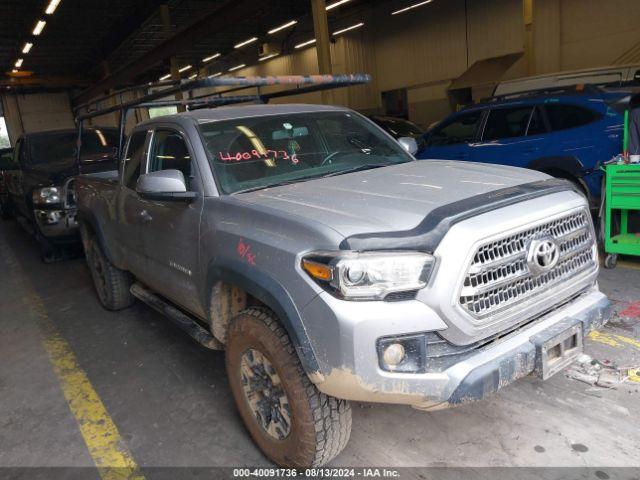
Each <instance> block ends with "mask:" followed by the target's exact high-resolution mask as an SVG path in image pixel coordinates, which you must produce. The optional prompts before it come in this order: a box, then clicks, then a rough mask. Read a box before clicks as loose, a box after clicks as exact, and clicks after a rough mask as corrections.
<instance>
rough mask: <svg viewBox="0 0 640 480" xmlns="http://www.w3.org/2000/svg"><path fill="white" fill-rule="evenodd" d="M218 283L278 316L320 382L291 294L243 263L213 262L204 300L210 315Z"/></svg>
mask: <svg viewBox="0 0 640 480" xmlns="http://www.w3.org/2000/svg"><path fill="white" fill-rule="evenodd" d="M218 281H223V282H226V283H229V284H231V285H235V286H237V287H240V288H242V289H244V290H245V291H246V292H247V293H248V294H249V295H251V296H253V297H254V298H256V299H258V300H259V301H260V302H262V303H264V304H265V305H266V306H267V307H269V308H270V309H271V310H273V312H274V313H275V314H276V315H277V316H278V319H279V320H280V323H281V324H282V326H283V327H284V329H285V330H286V331H287V333H288V334H289V338H290V339H291V342H292V344H293V346H294V348H295V350H296V353H297V354H298V358H299V359H300V362H301V363H302V368H304V370H305V372H306V373H307V375H309V376H310V378H312V379H313V378H316V379H317V378H321V373H320V367H319V365H318V360H317V358H316V355H315V352H314V351H313V348H312V347H311V342H310V341H309V336H308V335H307V332H306V330H305V329H304V325H303V323H302V319H301V316H300V312H299V311H298V308H297V307H296V305H295V303H294V302H293V299H292V298H291V296H290V295H289V292H288V291H287V290H286V289H285V288H284V286H282V284H280V282H278V281H277V280H276V279H274V278H273V277H272V276H271V275H268V274H267V273H265V272H263V271H261V270H259V269H257V268H255V267H252V266H250V265H248V264H246V263H244V262H241V261H238V260H231V259H222V258H214V259H213V260H211V262H209V265H208V268H207V280H206V283H205V288H206V290H205V292H204V299H205V305H207V313H208V314H209V315H210V314H211V312H210V311H209V309H210V305H211V292H212V291H213V287H214V285H215V284H216V282H218Z"/></svg>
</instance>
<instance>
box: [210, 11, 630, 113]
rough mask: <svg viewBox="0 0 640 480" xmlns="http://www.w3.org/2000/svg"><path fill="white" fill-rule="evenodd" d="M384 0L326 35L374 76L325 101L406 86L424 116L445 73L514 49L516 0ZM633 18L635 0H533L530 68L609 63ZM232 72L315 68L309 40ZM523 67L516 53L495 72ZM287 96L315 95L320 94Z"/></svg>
mask: <svg viewBox="0 0 640 480" xmlns="http://www.w3.org/2000/svg"><path fill="white" fill-rule="evenodd" d="M390 3H392V2H390ZM393 3H395V2H393ZM392 8H396V5H395V4H394V5H390V4H387V5H386V6H385V5H383V6H381V7H378V8H376V9H370V10H369V11H367V12H365V13H364V14H361V15H360V16H359V17H358V18H355V17H354V18H353V23H356V22H358V21H364V22H365V24H366V25H365V27H364V28H362V29H360V30H356V31H354V32H350V33H348V34H346V35H344V36H341V37H339V38H338V39H337V41H336V43H334V44H332V47H331V51H332V59H333V64H334V71H335V72H336V73H342V72H366V73H371V74H372V75H373V77H374V83H373V84H371V85H369V86H367V87H358V88H353V89H347V90H344V91H339V92H338V91H336V92H334V94H333V101H334V102H335V103H339V104H345V105H348V106H351V107H353V108H357V109H360V110H363V111H365V112H380V111H382V108H383V106H382V100H381V94H382V92H385V91H389V90H394V89H400V88H406V89H407V98H408V103H409V108H408V111H409V117H410V118H411V119H412V120H414V121H416V122H417V123H420V124H422V125H425V126H426V125H428V124H430V123H431V122H433V121H436V120H438V119H440V118H442V117H443V116H444V115H446V114H448V113H449V112H450V106H449V102H448V100H447V97H446V91H447V87H448V85H449V83H450V82H451V80H452V79H454V78H457V77H458V76H460V75H461V74H462V73H463V72H464V71H465V70H466V69H467V68H469V67H470V66H471V65H473V64H474V63H475V62H476V61H478V60H482V59H486V58H491V57H497V56H501V55H506V54H509V53H517V52H522V51H523V49H524V46H523V43H524V26H523V19H522V0H466V1H465V0H446V1H443V0H436V1H434V2H433V3H432V4H431V5H429V6H426V7H423V8H419V9H416V10H415V11H414V12H412V13H411V14H409V13H407V14H403V15H398V16H394V17H391V16H390V15H389V13H390V11H391V10H392ZM638 18H640V1H637V0H608V1H606V2H603V1H601V0H534V45H533V52H532V54H533V57H534V62H533V66H534V70H535V71H534V72H533V73H534V74H535V73H547V72H554V71H560V70H571V69H579V68H587V67H594V66H601V65H608V64H612V63H613V62H614V61H615V60H616V59H617V58H618V57H620V56H621V55H622V54H623V53H624V52H625V51H626V50H628V49H629V48H631V47H632V46H633V45H635V44H638V43H639V42H640V28H638V25H637V19H638ZM301 40H302V39H301ZM214 68H215V67H214ZM234 73H235V74H238V75H267V74H269V75H277V74H279V75H286V74H293V73H306V74H310V73H317V63H316V52H315V48H314V47H310V48H307V49H304V50H302V51H295V52H294V53H292V54H291V55H286V56H282V57H278V58H275V59H273V60H269V61H266V62H264V63H260V64H258V65H255V66H251V67H249V68H246V69H243V70H240V71H237V72H234ZM526 75H527V71H526V67H525V64H524V60H520V61H518V62H517V63H516V64H515V65H514V66H513V67H512V68H511V69H510V70H509V71H508V72H507V73H506V74H505V78H517V77H521V76H526ZM295 100H296V101H307V102H309V101H310V102H319V101H320V95H317V94H313V95H305V96H301V98H299V99H295ZM282 101H291V99H290V98H289V99H283V100H282Z"/></svg>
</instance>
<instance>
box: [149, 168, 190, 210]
mask: <svg viewBox="0 0 640 480" xmlns="http://www.w3.org/2000/svg"><path fill="white" fill-rule="evenodd" d="M136 191H137V192H138V193H139V194H140V196H141V197H142V198H148V199H149V200H162V201H175V202H190V201H193V200H194V199H195V198H196V197H197V196H198V194H197V193H196V192H187V185H186V183H185V181H184V175H182V172H181V171H180V170H160V171H158V172H151V173H145V174H144V175H140V177H139V178H138V182H137V184H136Z"/></svg>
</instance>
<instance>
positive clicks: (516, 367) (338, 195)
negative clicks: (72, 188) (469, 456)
mask: <svg viewBox="0 0 640 480" xmlns="http://www.w3.org/2000/svg"><path fill="white" fill-rule="evenodd" d="M414 148H415V141H413V140H411V139H400V141H395V140H394V139H393V138H391V137H390V136H389V135H388V134H387V133H385V132H384V131H383V130H382V129H380V128H379V127H378V126H376V125H375V124H373V123H372V122H371V121H369V120H367V119H366V118H365V117H363V116H361V115H360V114H358V113H356V112H354V111H351V110H349V109H346V108H340V107H330V106H317V105H255V106H234V107H225V108H217V109H203V110H195V111H192V112H187V113H183V114H177V115H171V116H166V117H160V118H155V119H152V120H149V121H146V122H143V123H141V124H140V125H138V126H137V127H135V128H134V130H133V131H132V132H131V134H130V135H129V137H128V141H127V145H126V150H125V153H124V155H123V160H122V161H121V165H120V170H119V172H111V173H109V174H104V173H102V174H95V175H85V176H81V177H79V178H78V179H77V181H76V189H77V191H76V193H77V202H78V205H77V207H78V219H79V222H80V226H81V233H82V238H83V244H84V248H85V251H86V255H87V260H88V264H89V267H90V269H91V272H92V275H93V279H94V281H95V286H96V290H97V294H98V297H99V299H100V301H101V302H102V304H103V305H104V306H105V307H106V308H108V309H111V310H118V309H122V308H125V307H127V306H129V305H131V303H132V301H133V300H134V298H138V299H140V300H142V301H144V302H146V303H147V304H149V305H151V306H152V307H154V308H156V309H158V310H159V311H161V312H162V313H164V314H165V315H166V316H167V317H169V318H170V319H172V320H173V321H175V322H176V323H177V324H178V325H179V326H181V327H182V328H183V329H184V330H186V331H187V332H188V333H190V334H191V335H192V336H193V337H194V338H195V339H197V340H198V341H199V342H200V343H202V344H204V345H206V346H208V347H210V348H218V349H224V350H225V351H226V366H227V373H228V377H229V383H230V388H231V390H232V392H233V395H234V398H235V400H236V403H237V407H238V410H239V412H240V415H241V417H242V419H243V420H244V422H245V424H246V426H247V428H248V430H249V432H250V433H251V435H252V437H253V439H254V440H255V442H256V443H257V444H258V446H259V447H260V448H261V449H262V450H263V452H264V453H265V454H266V455H267V456H268V457H269V458H270V459H271V460H273V461H274V462H275V463H277V464H279V465H282V466H288V467H308V466H319V465H323V464H325V463H327V462H329V461H330V460H331V459H332V458H333V457H335V456H336V455H337V454H338V453H339V452H340V451H341V450H342V449H343V448H344V447H345V445H346V444H347V441H348V439H349V435H350V430H351V409H350V406H349V402H348V401H349V400H354V401H364V402H385V403H397V404H406V405H411V406H413V407H416V408H419V409H424V410H429V409H439V408H444V407H448V406H452V405H458V404H462V403H466V402H471V401H474V400H480V399H483V398H485V397H486V396H487V395H489V394H491V393H494V392H496V391H497V390H498V389H500V388H503V387H505V386H506V385H508V384H510V383H512V382H513V381H515V380H516V379H518V378H521V377H523V376H526V375H529V374H532V373H533V374H536V375H538V376H540V377H541V378H542V379H546V378H547V377H549V376H550V375H553V374H554V373H556V372H558V371H559V370H561V369H563V368H564V367H565V366H566V365H568V364H569V363H570V362H572V361H573V360H574V359H575V358H576V356H578V355H579V354H580V352H581V351H582V348H583V338H584V336H585V335H586V334H587V333H588V332H589V331H590V330H592V329H597V328H600V327H602V325H603V324H604V323H605V322H606V321H607V319H608V315H609V312H610V304H609V302H608V300H607V298H606V297H605V296H604V295H603V294H602V293H601V292H600V291H599V289H598V284H597V276H598V255H597V249H596V242H595V236H594V230H593V225H592V220H591V217H590V214H589V209H588V205H587V203H586V201H585V198H584V197H583V196H582V195H580V194H579V193H577V192H575V191H574V190H573V187H572V186H571V184H570V183H568V182H564V181H562V180H556V179H552V178H550V177H548V176H547V175H544V174H541V173H537V172H534V171H528V170H523V169H517V168H512V167H503V166H496V165H482V164H474V163H468V162H464V163H458V162H455V161H438V160H425V161H416V160H415V159H414V158H413V156H412V155H411V154H412V153H413V150H414Z"/></svg>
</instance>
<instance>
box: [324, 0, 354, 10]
mask: <svg viewBox="0 0 640 480" xmlns="http://www.w3.org/2000/svg"><path fill="white" fill-rule="evenodd" d="M350 1H351V0H338V1H337V2H334V3H332V4H331V5H327V11H329V10H332V9H334V8H336V7H339V6H340V5H342V4H345V3H347V2H350Z"/></svg>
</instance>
